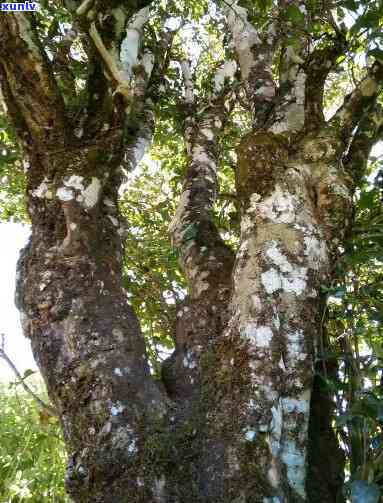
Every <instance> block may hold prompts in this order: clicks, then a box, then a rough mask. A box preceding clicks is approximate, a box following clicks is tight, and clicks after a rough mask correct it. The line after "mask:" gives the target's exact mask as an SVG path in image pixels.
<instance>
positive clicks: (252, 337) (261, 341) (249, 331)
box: [242, 323, 273, 348]
mask: <svg viewBox="0 0 383 503" xmlns="http://www.w3.org/2000/svg"><path fill="white" fill-rule="evenodd" d="M242 333H243V337H245V338H246V340H248V341H249V342H250V343H251V344H252V345H254V346H256V347H257V348H268V347H270V343H271V340H272V338H273V332H272V330H271V328H270V327H266V326H262V325H261V326H257V325H256V324H255V323H249V324H248V325H246V326H245V328H244V330H243V332H242Z"/></svg>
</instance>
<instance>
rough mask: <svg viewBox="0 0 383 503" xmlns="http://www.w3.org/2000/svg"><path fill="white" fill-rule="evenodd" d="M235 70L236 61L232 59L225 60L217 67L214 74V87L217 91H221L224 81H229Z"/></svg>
mask: <svg viewBox="0 0 383 503" xmlns="http://www.w3.org/2000/svg"><path fill="white" fill-rule="evenodd" d="M236 71H237V63H236V61H234V60H229V61H226V62H225V63H224V64H223V65H222V67H221V68H219V69H218V71H217V72H216V74H215V76H214V89H215V91H216V92H217V93H219V92H220V91H222V89H223V87H224V85H225V81H226V80H229V81H231V80H232V79H233V78H234V75H235V72H236Z"/></svg>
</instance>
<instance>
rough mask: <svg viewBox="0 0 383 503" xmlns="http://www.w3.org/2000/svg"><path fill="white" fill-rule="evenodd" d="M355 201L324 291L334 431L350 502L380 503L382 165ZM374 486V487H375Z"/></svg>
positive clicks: (382, 472) (382, 475)
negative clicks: (333, 372)
mask: <svg viewBox="0 0 383 503" xmlns="http://www.w3.org/2000/svg"><path fill="white" fill-rule="evenodd" d="M370 171H371V172H372V174H371V175H370V177H368V178H367V177H365V178H364V180H363V181H362V183H361V186H360V189H359V193H358V196H357V211H356V216H355V226H354V231H353V233H352V235H351V236H350V238H349V241H348V243H347V248H346V249H345V250H344V253H343V256H342V257H341V259H340V260H339V262H338V264H337V273H338V281H337V282H336V283H335V284H334V285H333V286H332V287H331V288H330V289H327V291H326V294H327V297H328V310H329V313H328V314H329V320H328V324H327V328H328V332H329V334H330V336H331V340H332V352H330V353H331V354H330V355H329V357H330V359H331V358H336V359H337V361H338V364H339V373H338V377H337V379H336V380H332V381H331V380H330V381H329V382H327V386H329V387H330V389H331V391H333V392H334V394H335V398H336V404H337V412H338V417H337V421H336V427H337V430H338V433H339V435H340V439H341V442H342V445H343V447H344V449H345V451H346V455H347V470H348V473H349V475H350V481H349V483H347V484H346V486H345V491H346V493H347V494H348V495H349V497H350V498H351V501H352V502H357V503H360V502H364V503H365V502H367V501H368V502H370V501H371V503H374V502H377V501H379V494H380V492H379V487H378V486H377V485H376V484H382V481H383V433H382V427H383V351H382V342H381V341H382V337H383V328H382V320H383V315H382V313H383V282H382V279H383V232H382V229H383V210H382V204H381V202H382V195H383V192H382V166H381V163H379V162H378V161H376V160H375V161H374V162H373V163H371V164H370ZM373 482H374V483H373Z"/></svg>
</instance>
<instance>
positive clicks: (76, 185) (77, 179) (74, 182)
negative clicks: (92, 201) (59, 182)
mask: <svg viewBox="0 0 383 503" xmlns="http://www.w3.org/2000/svg"><path fill="white" fill-rule="evenodd" d="M83 180H84V178H83V177H82V176H78V175H71V176H70V177H69V178H68V179H66V180H64V185H65V186H66V187H71V188H73V189H76V190H80V191H83V190H84V184H83Z"/></svg>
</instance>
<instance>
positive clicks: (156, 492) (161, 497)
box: [153, 475, 166, 503]
mask: <svg viewBox="0 0 383 503" xmlns="http://www.w3.org/2000/svg"><path fill="white" fill-rule="evenodd" d="M165 486H166V479H165V477H164V476H163V475H162V477H161V478H159V479H155V480H154V486H153V498H154V501H156V502H157V503H165V501H166V500H165V497H166V496H165Z"/></svg>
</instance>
